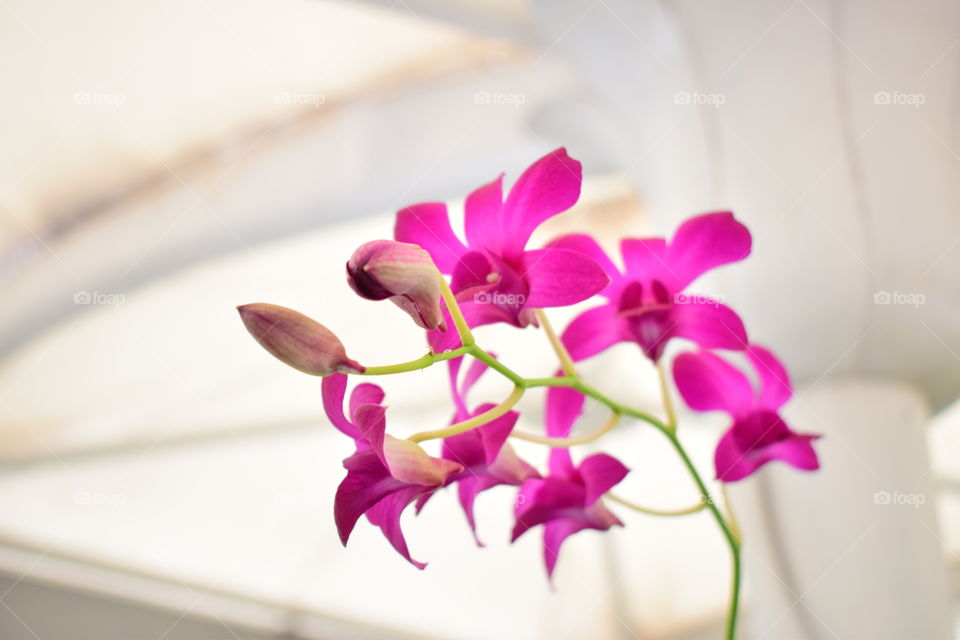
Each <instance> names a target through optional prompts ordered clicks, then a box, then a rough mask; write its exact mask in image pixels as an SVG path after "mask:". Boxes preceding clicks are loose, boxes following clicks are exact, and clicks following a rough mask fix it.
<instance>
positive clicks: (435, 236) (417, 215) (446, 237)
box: [393, 202, 467, 274]
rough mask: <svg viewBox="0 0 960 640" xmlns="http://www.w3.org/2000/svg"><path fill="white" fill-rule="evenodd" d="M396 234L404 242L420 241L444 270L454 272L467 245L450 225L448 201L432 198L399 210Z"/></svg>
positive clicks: (396, 237)
mask: <svg viewBox="0 0 960 640" xmlns="http://www.w3.org/2000/svg"><path fill="white" fill-rule="evenodd" d="M393 237H394V239H395V240H398V241H400V242H410V243H413V244H418V245H420V246H421V247H423V248H424V249H426V250H427V252H428V253H429V254H430V256H431V257H432V258H433V261H434V262H435V263H436V265H437V267H438V268H439V269H440V271H442V272H443V273H446V274H450V273H452V272H453V268H454V267H455V266H456V264H457V261H458V260H459V259H460V256H461V255H463V254H464V253H466V252H467V248H466V247H465V246H463V243H462V242H461V241H460V239H459V238H457V236H456V235H455V234H454V233H453V229H451V228H450V218H449V217H448V216H447V205H445V204H443V203H442V202H428V203H424V204H417V205H414V206H412V207H407V208H406V209H402V210H401V211H399V212H398V213H397V221H396V224H395V225H394V229H393Z"/></svg>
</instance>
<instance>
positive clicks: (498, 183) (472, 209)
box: [464, 173, 503, 253]
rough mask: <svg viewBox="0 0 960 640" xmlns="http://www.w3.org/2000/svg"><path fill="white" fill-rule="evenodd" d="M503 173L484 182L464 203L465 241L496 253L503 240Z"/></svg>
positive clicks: (476, 247) (474, 246) (473, 246)
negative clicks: (488, 181) (486, 182)
mask: <svg viewBox="0 0 960 640" xmlns="http://www.w3.org/2000/svg"><path fill="white" fill-rule="evenodd" d="M502 222H503V174H502V173H501V174H500V176H499V177H498V178H497V179H496V180H494V181H493V182H490V183H489V184H485V185H483V186H482V187H480V188H479V189H477V190H476V191H474V192H473V193H471V194H470V195H469V196H467V200H466V202H465V203H464V227H465V228H466V232H467V243H468V244H469V245H470V246H471V247H472V248H473V249H485V250H487V251H491V252H494V253H498V252H499V250H500V245H501V243H502V242H503V227H502Z"/></svg>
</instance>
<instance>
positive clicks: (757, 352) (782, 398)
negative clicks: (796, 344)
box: [747, 345, 793, 411]
mask: <svg viewBox="0 0 960 640" xmlns="http://www.w3.org/2000/svg"><path fill="white" fill-rule="evenodd" d="M747 357H748V358H749V359H750V362H751V364H753V368H754V369H756V371H757V376H758V378H759V379H760V393H759V398H758V404H759V405H760V406H761V407H763V408H765V409H769V410H771V411H776V410H777V409H779V408H780V407H782V406H783V405H784V404H785V403H786V402H787V400H789V399H790V396H792V395H793V387H792V386H791V385H790V375H789V374H788V373H787V370H786V368H785V367H784V366H783V364H781V363H780V361H779V360H777V358H776V356H774V355H773V354H772V353H771V352H770V351H768V350H766V349H764V348H763V347H758V346H756V345H751V346H750V347H748V348H747Z"/></svg>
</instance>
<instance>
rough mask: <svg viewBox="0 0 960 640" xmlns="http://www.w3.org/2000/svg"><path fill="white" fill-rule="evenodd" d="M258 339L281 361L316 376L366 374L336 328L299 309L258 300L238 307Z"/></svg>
mask: <svg viewBox="0 0 960 640" xmlns="http://www.w3.org/2000/svg"><path fill="white" fill-rule="evenodd" d="M237 311H239V312H240V318H241V319H242V320H243V324H244V325H245V326H246V327H247V331H249V332H250V335H252V336H253V337H254V338H256V340H257V342H259V343H260V346H262V347H263V348H264V349H266V350H267V351H269V352H270V353H272V354H273V355H274V357H276V358H277V359H278V360H280V361H282V362H284V363H286V364H288V365H290V366H291V367H293V368H294V369H299V370H300V371H303V372H304V373H309V374H311V375H315V376H326V375H330V374H331V373H363V371H364V367H363V366H362V365H361V364H359V363H357V362H356V361H354V360H351V359H350V358H348V357H347V354H346V351H344V348H343V344H342V343H341V342H340V340H339V338H337V336H335V335H334V334H333V332H332V331H330V330H329V329H327V328H326V327H325V326H323V325H322V324H320V323H319V322H317V321H316V320H313V319H312V318H308V317H307V316H305V315H303V314H302V313H300V312H298V311H294V310H293V309H287V308H286V307H279V306H277V305H275V304H266V303H262V302H257V303H254V304H245V305H243V306H240V307H237Z"/></svg>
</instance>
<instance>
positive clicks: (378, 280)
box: [347, 240, 446, 331]
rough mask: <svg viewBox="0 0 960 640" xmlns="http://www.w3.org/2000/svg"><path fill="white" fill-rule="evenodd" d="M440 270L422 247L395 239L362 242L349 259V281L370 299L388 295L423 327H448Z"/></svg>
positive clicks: (359, 292)
mask: <svg viewBox="0 0 960 640" xmlns="http://www.w3.org/2000/svg"><path fill="white" fill-rule="evenodd" d="M442 277H443V276H441V275H440V271H439V270H438V269H437V266H436V265H435V264H434V263H433V259H432V258H431V257H430V254H429V253H427V252H426V251H425V250H424V249H422V248H421V247H420V246H418V245H415V244H409V243H406V242H394V241H392V240H373V241H372V242H368V243H366V244H364V245H361V246H360V247H359V248H358V249H357V250H356V251H354V252H353V256H351V257H350V261H349V262H347V282H349V283H350V287H351V288H352V289H353V290H354V291H356V292H357V294H358V295H359V296H361V297H363V298H366V299H368V300H383V299H384V298H389V299H390V300H392V301H393V302H394V303H395V304H396V305H397V306H398V307H400V308H401V309H403V310H404V311H406V312H407V313H408V314H410V317H411V318H413V321H414V322H416V323H417V325H419V326H420V327H423V328H424V329H437V328H439V329H440V330H441V331H443V330H445V329H446V326H445V324H444V321H443V312H442V311H441V310H440V296H441V293H440V283H441V278H442Z"/></svg>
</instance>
